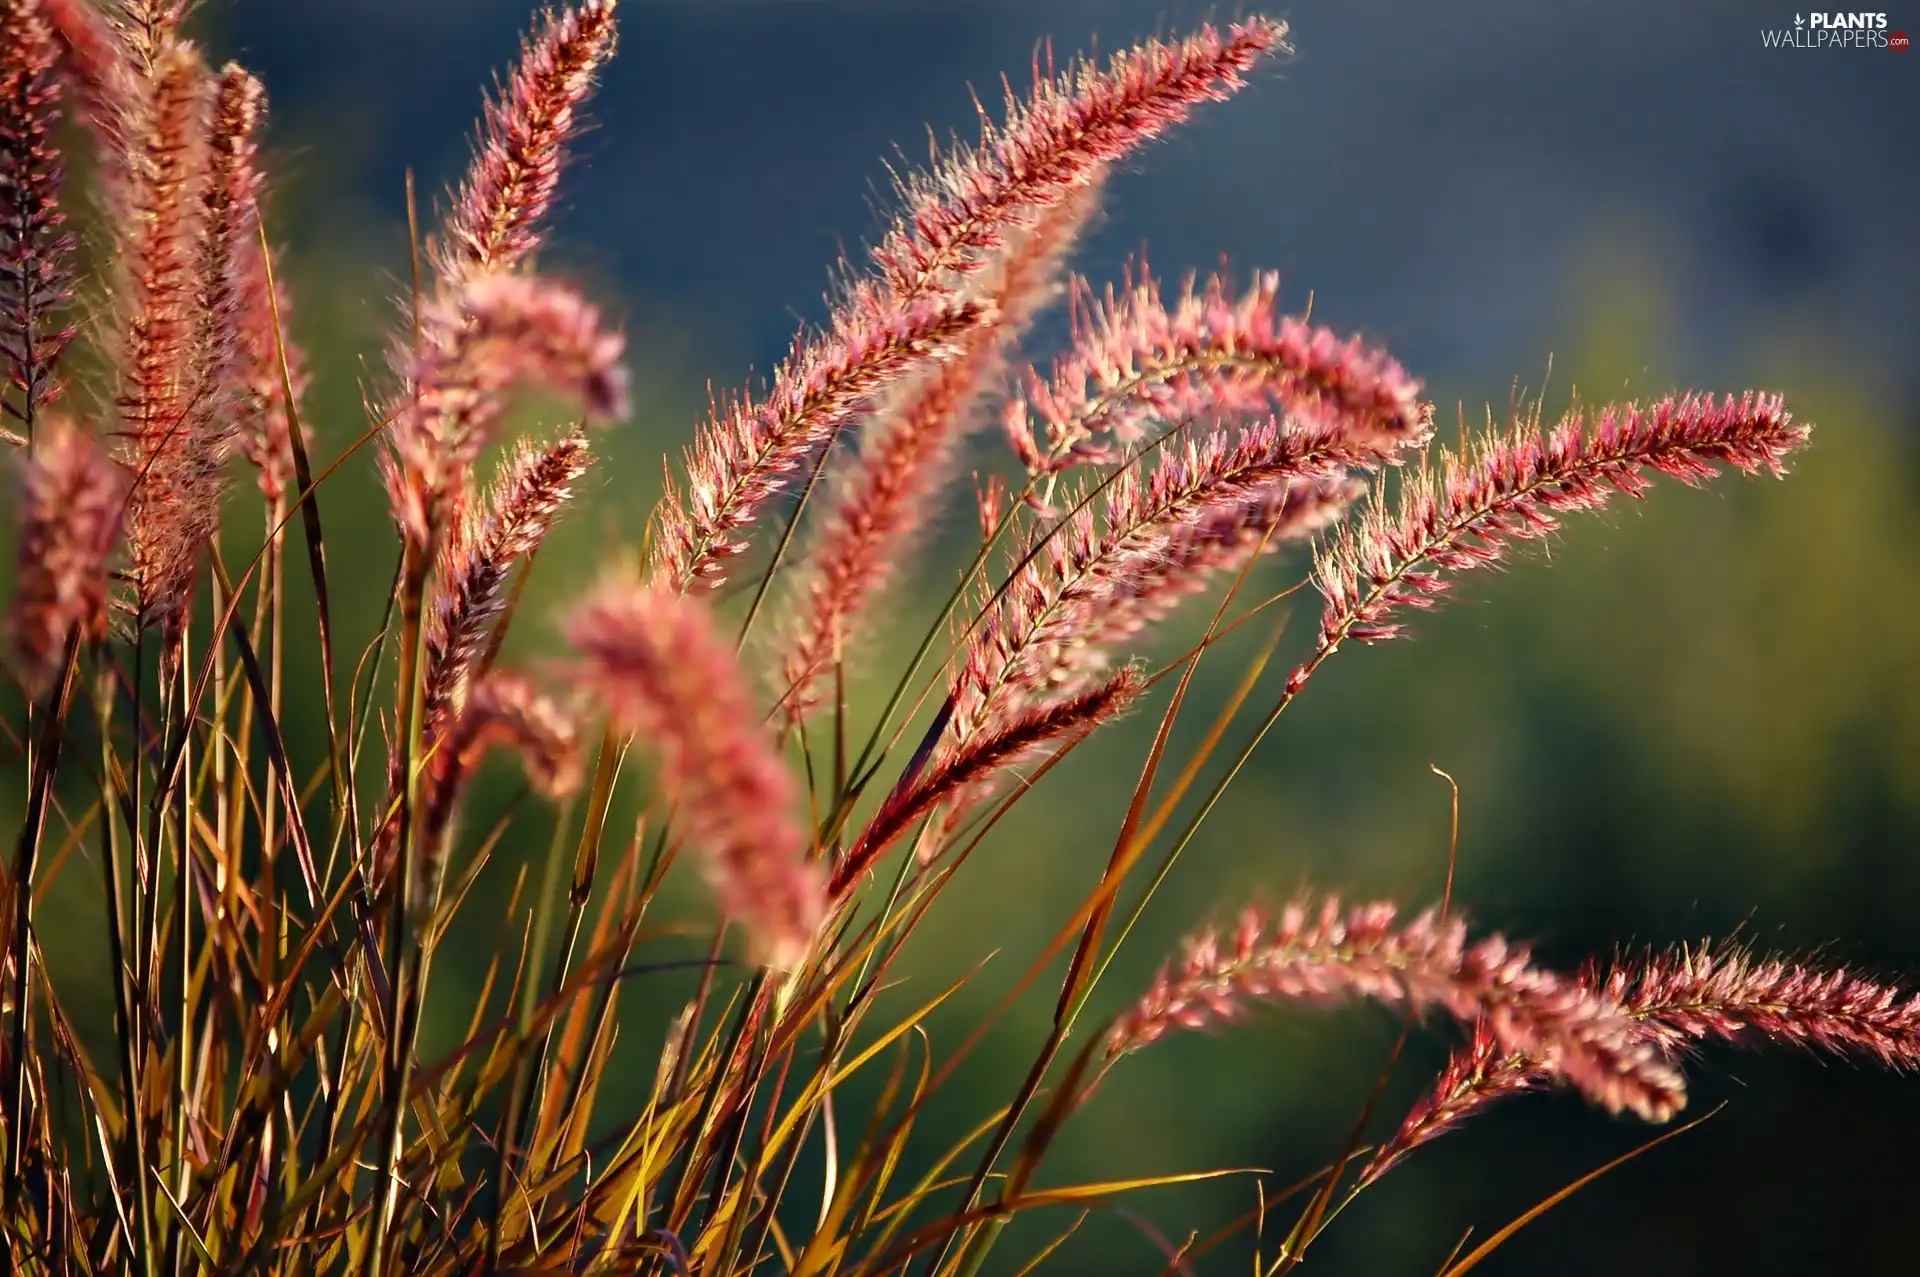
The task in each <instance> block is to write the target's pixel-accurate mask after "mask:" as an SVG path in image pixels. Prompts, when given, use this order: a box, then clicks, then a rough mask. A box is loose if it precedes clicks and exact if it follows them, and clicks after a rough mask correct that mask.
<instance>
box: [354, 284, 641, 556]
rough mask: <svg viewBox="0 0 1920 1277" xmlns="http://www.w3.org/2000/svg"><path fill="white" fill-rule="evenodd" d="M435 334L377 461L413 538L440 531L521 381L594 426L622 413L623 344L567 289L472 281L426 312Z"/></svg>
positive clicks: (425, 541)
mask: <svg viewBox="0 0 1920 1277" xmlns="http://www.w3.org/2000/svg"><path fill="white" fill-rule="evenodd" d="M428 327H429V329H430V331H431V332H432V334H433V337H432V339H431V340H430V341H428V342H426V343H425V346H424V349H423V350H422V351H421V354H420V357H419V359H418V360H417V361H416V362H415V365H414V370H413V376H412V378H411V388H410V389H409V390H407V391H403V392H402V393H401V395H400V396H398V399H397V402H398V403H399V404H400V407H399V410H398V416H397V417H396V419H395V420H394V423H393V428H392V430H391V432H390V435H389V439H390V441H391V451H390V453H389V454H388V455H386V456H385V457H384V458H383V465H384V470H385V475H386V481H387V495H388V499H389V501H390V502H391V503H392V506H393V511H394V515H395V517H396V519H397V520H398V521H399V523H400V526H401V528H402V529H403V530H404V531H405V532H406V534H407V535H408V536H409V537H411V538H413V539H414V540H415V542H416V543H417V544H420V545H426V544H429V543H430V540H431V538H430V535H429V529H430V528H432V527H445V526H446V524H447V522H448V520H449V518H450V517H451V515H452V514H453V513H454V512H455V506H454V503H455V502H456V501H458V500H460V499H461V498H462V497H463V495H464V493H465V489H466V485H467V483H468V479H469V476H470V474H471V472H472V469H473V465H474V462H475V461H476V460H477V459H478V457H479V455H480V452H481V450H482V449H483V448H485V447H486V446H487V444H489V443H490V442H492V440H493V434H494V429H495V427H496V426H497V425H498V423H499V421H500V418H501V417H502V416H503V415H505V412H506V407H507V404H506V398H507V395H508V393H509V392H510V391H512V390H514V389H516V388H519V387H523V386H526V387H536V388H540V389H543V390H548V391H551V392H553V393H556V394H559V395H562V396H564V397H566V398H568V399H570V400H572V401H573V402H574V403H576V404H578V405H579V406H580V410H581V412H582V414H583V416H584V417H585V419H586V420H587V421H588V422H590V423H596V424H597V423H604V422H608V421H616V420H622V419H624V418H625V417H626V415H627V406H628V404H627V374H626V369H625V367H624V366H622V364H621V362H620V358H621V353H622V350H623V348H624V342H623V339H622V338H621V336H620V334H619V333H618V332H615V331H613V330H610V329H608V328H606V327H604V326H603V325H602V323H601V319H600V312H599V311H598V309H596V308H595V307H594V306H592V305H590V304H589V303H588V302H587V301H586V300H585V299H583V298H582V297H581V296H580V295H579V294H578V293H577V292H575V291H574V290H573V289H571V288H569V287H566V286H565V285H562V284H558V283H555V282H553V281H551V280H546V279H540V278H537V277H531V276H519V275H494V276H486V277H483V278H480V279H476V280H475V281H473V282H472V283H471V284H468V285H467V286H466V287H465V288H464V289H462V290H461V291H460V292H459V293H458V294H457V295H456V296H455V297H454V298H452V299H451V300H449V301H446V302H443V303H440V304H437V305H436V306H435V308H434V310H433V312H432V314H431V315H430V317H429V324H428Z"/></svg>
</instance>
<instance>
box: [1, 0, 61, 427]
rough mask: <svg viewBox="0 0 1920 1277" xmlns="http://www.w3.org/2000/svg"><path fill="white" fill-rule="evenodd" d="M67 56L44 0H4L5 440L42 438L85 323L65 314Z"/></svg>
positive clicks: (2, 63)
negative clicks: (42, 418) (44, 415)
mask: <svg viewBox="0 0 1920 1277" xmlns="http://www.w3.org/2000/svg"><path fill="white" fill-rule="evenodd" d="M59 57H60V44H59V41H58V39H57V38H56V36H55V33H54V28H53V26H52V24H51V23H50V22H49V21H48V19H47V15H46V13H45V12H44V11H43V9H42V8H41V5H40V3H39V0H0V361H4V362H0V374H3V375H4V380H0V439H6V440H11V441H14V442H24V441H25V440H27V439H30V438H31V437H32V435H33V433H34V426H35V423H36V421H37V420H38V417H39V415H40V411H41V409H42V408H43V407H44V406H46V405H47V404H49V403H51V402H53V400H54V399H55V398H56V397H57V396H58V394H59V392H60V385H59V383H58V382H57V381H56V380H55V379H54V368H55V365H57V364H58V363H59V362H60V356H61V354H62V352H64V351H65V349H66V347H67V343H68V342H70V341H71V340H72V339H73V335H74V331H75V328H74V325H73V324H72V323H70V322H68V321H66V320H64V319H63V318H61V317H60V312H61V311H62V310H63V309H64V308H65V307H66V305H67V304H68V302H69V301H70V300H71V296H72V291H73V253H74V237H73V234H72V232H70V231H69V230H68V229H67V228H66V214H65V212H64V211H63V210H62V209H61V207H60V191H61V186H62V184H63V183H64V182H65V180H66V164H65V162H64V161H63V160H62V159H61V156H60V151H59V148H58V146H57V144H56V139H55V134H54V130H55V127H56V126H57V125H58V123H59V121H60V114H61V109H60V108H61V86H60V81H59V78H58V76H57V75H56V63H57V62H58V60H59ZM9 418H10V419H12V420H13V421H15V422H18V423H19V424H20V426H21V429H22V430H23V431H24V432H25V433H24V435H22V434H17V433H16V432H14V431H13V430H11V429H10V428H9V427H8V425H7V421H8V419H9Z"/></svg>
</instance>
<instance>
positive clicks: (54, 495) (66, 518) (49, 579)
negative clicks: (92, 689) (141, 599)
mask: <svg viewBox="0 0 1920 1277" xmlns="http://www.w3.org/2000/svg"><path fill="white" fill-rule="evenodd" d="M24 488H25V491H24V492H23V493H22V495H21V501H20V548H19V555H18V559H17V567H16V578H15V586H14V595H13V601H12V603H11V604H10V605H9V606H8V609H7V637H8V640H9V644H10V647H11V650H12V657H13V667H14V672H15V673H16V674H17V675H18V676H19V678H20V682H21V684H22V685H23V686H24V687H25V688H26V689H27V694H28V695H30V696H32V695H38V694H39V693H40V692H43V691H45V690H46V687H47V683H48V681H49V680H50V679H52V678H53V677H54V675H55V674H56V673H58V671H59V663H60V660H61V657H62V654H63V651H64V649H65V647H66V643H67V637H68V635H70V634H72V633H73V632H74V631H75V630H76V629H77V630H78V631H79V634H80V637H81V638H82V639H85V640H99V639H101V638H104V637H105V636H106V627H107V568H108V564H109V561H110V559H111V558H112V555H113V552H114V550H115V547H116V546H117V544H118V542H119V539H120V527H121V516H122V513H123V512H124V510H125V507H126V497H127V476H126V474H125V472H124V471H122V470H121V469H120V467H119V466H118V465H116V464H114V462H113V460H112V458H110V457H108V456H107V454H106V453H105V452H104V451H103V450H102V449H101V448H100V446H99V445H98V444H96V443H95V442H94V441H93V440H92V439H91V438H89V437H88V436H87V435H85V434H83V433H82V432H81V431H80V430H79V429H77V428H76V427H74V426H73V425H72V423H70V422H67V421H63V420H61V419H59V418H57V417H56V418H50V419H48V420H47V421H46V422H45V424H44V426H43V428H42V429H41V430H40V431H39V432H38V437H37V438H36V440H35V445H34V450H33V455H32V457H31V458H30V459H29V460H28V462H27V466H26V477H25V484H24Z"/></svg>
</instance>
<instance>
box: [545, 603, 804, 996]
mask: <svg viewBox="0 0 1920 1277" xmlns="http://www.w3.org/2000/svg"><path fill="white" fill-rule="evenodd" d="M566 632H567V637H568V639H569V641H570V642H571V643H572V645H573V647H574V649H575V650H576V652H577V653H578V654H579V660H578V661H577V662H576V663H575V664H574V665H573V666H572V668H571V676H572V678H573V680H574V682H575V683H576V685H578V687H579V688H580V690H581V691H582V692H583V693H585V694H586V695H588V696H590V697H592V698H593V699H594V700H595V701H596V702H597V703H599V704H602V705H604V706H605V707H606V708H607V711H608V713H609V714H610V715H611V717H612V719H613V721H614V722H615V723H616V724H617V725H618V726H619V727H620V729H621V730H622V731H625V732H628V733H631V734H632V735H633V736H635V737H637V738H638V739H639V740H641V741H642V742H643V743H645V744H646V745H647V746H649V747H650V748H652V749H653V750H654V751H655V752H656V753H657V754H658V756H659V760H660V782H661V783H660V791H661V794H662V797H663V798H665V799H666V800H667V801H668V802H669V803H671V804H672V806H673V812H674V816H673V827H674V829H675V830H676V831H677V832H682V833H684V835H685V837H686V839H687V841H688V842H689V843H691V844H692V845H693V847H694V848H695V849H696V850H697V851H699V852H700V853H702V855H703V856H704V858H705V863H706V865H707V868H708V877H709V879H710V880H711V881H712V883H713V885H714V889H715V891H716V893H717V894H718V896H719V898H720V906H721V908H722V909H723V910H724V911H725V912H726V913H727V914H728V915H730V916H731V917H733V918H735V919H737V920H739V921H740V922H741V923H742V924H743V925H744V926H745V927H746V929H747V932H748V934H749V935H750V936H751V938H752V942H753V947H754V951H755V953H756V955H757V956H758V958H759V959H760V960H761V961H763V962H765V963H767V964H769V965H771V966H775V967H780V968H786V967H790V966H792V965H793V964H795V963H797V962H799V961H800V960H801V959H802V958H803V957H804V956H805V954H806V952H807V950H808V949H809V948H810V946H811V945H812V942H813V938H814V935H815V933H816V931H818V929H819V927H820V924H821V922H822V920H823V918H824V916H825V912H826V895H825V890H824V884H823V882H822V875H821V873H820V870H819V866H817V865H816V864H814V863H812V861H811V860H810V859H809V851H810V845H809V843H810V840H809V838H808V836H807V834H806V832H805V831H804V829H803V828H802V827H801V825H800V824H799V822H798V821H797V820H796V819H795V816H794V812H795V808H796V797H797V796H796V794H795V793H794V789H793V782H792V778H791V777H790V776H789V775H788V773H787V770H786V768H785V767H784V766H783V765H782V763H781V760H780V757H779V754H778V753H777V752H776V751H775V749H774V746H773V741H772V739H771V737H770V736H769V735H768V733H767V731H766V729H765V727H764V725H763V716H762V714H761V712H760V711H759V709H758V708H757V707H756V705H755V701H754V697H753V693H752V689H751V687H750V685H749V683H748V681H747V677H746V675H745V673H744V672H743V671H742V670H741V668H740V663H739V661H738V659H737V658H736V656H735V654H734V652H733V649H732V646H731V644H729V643H727V642H726V641H725V640H724V639H722V638H721V636H720V635H719V634H718V633H717V632H716V631H715V628H714V624H713V620H712V618H711V616H710V615H709V614H708V611H707V608H706V606H705V604H704V603H702V602H700V601H698V600H695V599H691V598H688V597H686V596H685V595H683V594H681V593H679V592H678V591H676V590H674V589H672V588H671V587H670V586H668V585H666V584H663V583H655V584H653V585H648V586H634V585H627V584H608V585H606V586H603V587H602V588H601V589H600V590H599V591H598V592H597V593H596V594H594V595H592V596H591V597H590V598H588V599H587V601H586V602H585V603H583V604H582V605H581V606H580V607H579V608H578V609H577V610H576V611H575V612H574V613H573V615H572V616H571V618H570V619H569V620H568V622H567V625H566Z"/></svg>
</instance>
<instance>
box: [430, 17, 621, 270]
mask: <svg viewBox="0 0 1920 1277" xmlns="http://www.w3.org/2000/svg"><path fill="white" fill-rule="evenodd" d="M613 10H614V0H584V2H583V3H581V4H579V5H577V6H574V7H571V8H566V9H562V10H559V11H557V12H556V11H553V10H549V11H548V12H547V14H546V17H545V20H544V21H543V22H542V24H541V26H540V29H539V31H538V32H537V33H535V34H534V35H533V36H532V37H531V38H530V39H529V40H527V42H526V44H525V46H524V48H523V50H522V52H521V58H520V64H519V65H518V66H517V67H515V68H514V71H513V74H512V76H511V77H510V78H509V79H508V81H507V84H506V87H505V88H503V89H502V90H501V91H500V93H499V95H498V96H497V97H495V98H492V99H489V101H488V102H487V107H486V119H485V122H484V124H483V125H482V127H481V142H480V150H479V154H478V155H476V156H475V157H474V161H473V168H472V170H471V171H470V172H469V173H468V175H467V178H466V181H465V183H464V184H463V185H462V186H461V188H460V192H459V195H458V196H457V197H456V198H455V200H454V204H453V211H452V213H451V214H450V215H449V217H448V220H447V231H446V239H445V242H444V243H442V244H441V245H440V246H439V251H438V253H437V264H438V267H439V271H440V277H441V279H442V280H443V281H444V282H445V283H446V284H447V285H448V286H449V287H452V288H460V287H462V286H464V285H466V284H468V283H471V282H472V281H473V280H475V279H478V278H479V277H481V276H483V275H491V274H497V273H500V272H503V271H509V270H512V269H514V268H515V267H517V266H519V265H521V264H522V263H524V262H525V261H526V260H527V259H528V258H529V257H531V256H532V255H533V253H534V252H535V250H536V249H538V248H539V246H540V241H541V239H542V237H543V231H542V227H541V223H542V222H543V221H544V220H545V219H546V216H547V213H548V212H549V210H550V209H551V208H552V207H553V200H554V194H555V192H556V190H557V189H558V187H559V183H560V169H561V165H562V163H563V161H564V159H565V155H566V147H567V144H568V143H569V142H570V141H572V139H573V137H574V135H575V134H577V133H578V132H579V120H578V113H579V110H580V108H581V106H582V105H584V104H585V102H586V99H587V97H588V95H589V94H590V93H591V92H592V91H593V82H594V79H595V77H596V76H598V75H599V73H600V69H601V68H602V67H604V66H605V65H606V63H607V60H608V59H609V58H611V57H612V56H613V47H614V18H613Z"/></svg>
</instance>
